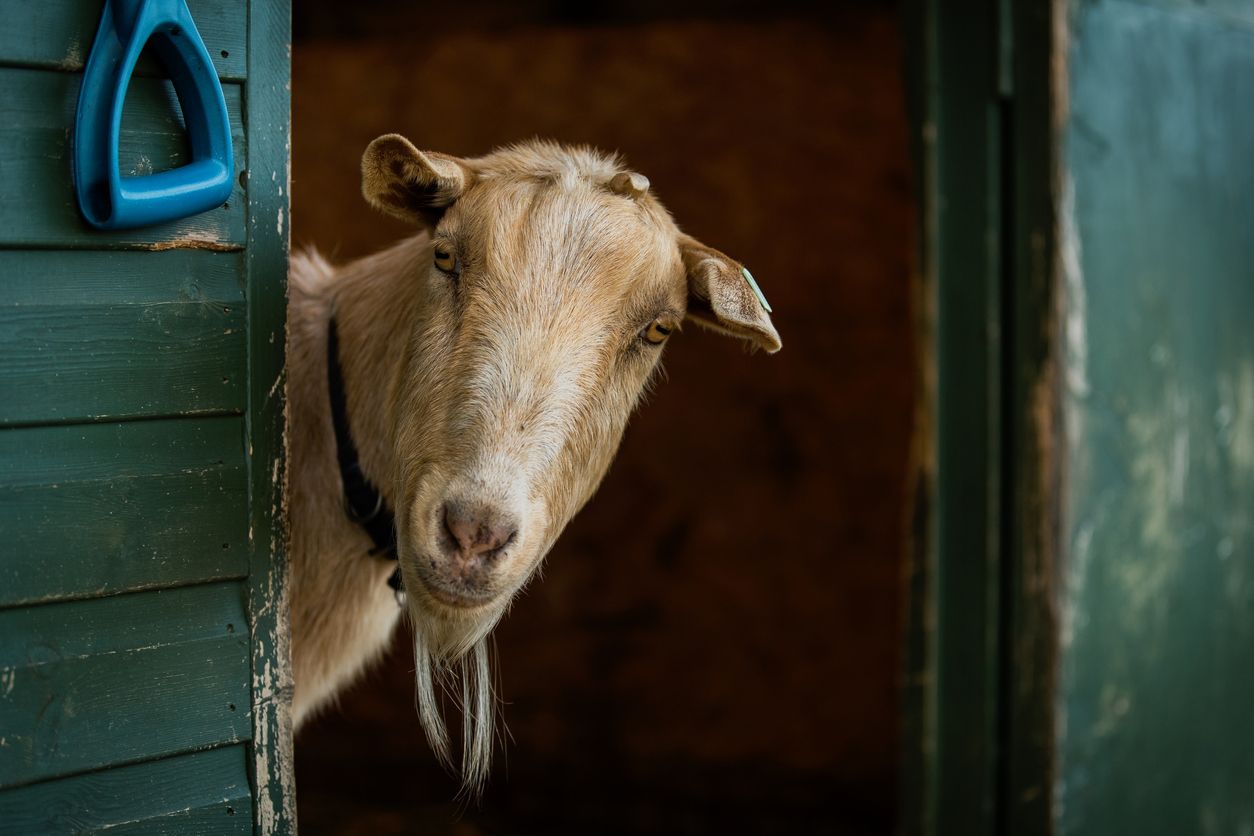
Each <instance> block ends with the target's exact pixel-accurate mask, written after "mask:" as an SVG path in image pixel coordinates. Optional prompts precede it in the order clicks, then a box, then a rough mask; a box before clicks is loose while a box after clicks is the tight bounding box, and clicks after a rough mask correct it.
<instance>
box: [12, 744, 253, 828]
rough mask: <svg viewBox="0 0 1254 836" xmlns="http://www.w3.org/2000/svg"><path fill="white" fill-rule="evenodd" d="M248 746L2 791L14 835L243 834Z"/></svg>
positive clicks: (248, 813) (248, 816) (247, 823)
mask: <svg viewBox="0 0 1254 836" xmlns="http://www.w3.org/2000/svg"><path fill="white" fill-rule="evenodd" d="M246 757H247V752H246V747H244V746H224V747H222V748H219V749H212V750H209V751H207V752H197V753H195V754H189V755H180V756H177V757H172V758H166V759H163V760H158V761H152V762H149V763H143V764H137V765H135V766H125V767H120V768H116V769H108V770H105V771H102V772H93V773H90V774H87V775H79V776H76V777H73V778H65V779H62V780H59V781H49V782H46V783H42V784H35V785H33V786H29V787H22V788H19V789H12V790H5V791H0V829H3V830H4V832H5V833H14V834H60V833H66V834H68V833H75V834H88V833H100V834H103V833H108V834H128V836H132V835H133V834H157V833H162V834H170V836H176V834H178V836H181V835H182V834H187V835H188V836H200V835H201V834H206V836H207V834H243V833H248V832H250V831H251V829H252V826H251V823H252V799H251V792H250V787H249V783H248V771H247V764H246Z"/></svg>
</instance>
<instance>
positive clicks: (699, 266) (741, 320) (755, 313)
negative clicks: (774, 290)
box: [679, 235, 783, 354]
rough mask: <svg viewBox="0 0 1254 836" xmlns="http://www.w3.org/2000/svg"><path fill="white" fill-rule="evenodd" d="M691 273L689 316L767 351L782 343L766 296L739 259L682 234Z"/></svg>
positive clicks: (681, 246) (683, 254)
mask: <svg viewBox="0 0 1254 836" xmlns="http://www.w3.org/2000/svg"><path fill="white" fill-rule="evenodd" d="M679 255H680V257H681V258H683V261H684V270H685V271H686V272H687V274H688V318H689V319H691V320H693V321H694V322H696V323H697V324H698V325H702V326H704V327H706V328H710V329H712V330H714V331H719V332H721V333H724V334H730V335H731V336H733V337H740V338H741V339H743V340H748V341H749V342H751V343H753V344H754V345H756V346H757V347H759V348H762V349H765V350H766V352H767V353H768V354H774V353H775V352H777V351H779V350H780V348H781V347H782V346H783V343H782V342H780V339H779V333H778V332H777V331H776V330H775V326H774V325H773V324H771V317H770V314H769V309H768V308H767V305H766V299H765V297H762V296H761V292H760V291H758V290H757V289H756V285H754V284H751V282H752V279H750V278H749V274H748V272H747V271H746V270H745V269H744V268H743V267H742V266H741V265H740V264H738V263H737V262H735V261H733V260H732V259H730V258H728V257H727V256H726V255H723V254H722V253H721V252H719V251H718V250H716V249H713V248H711V247H707V246H706V245H705V244H702V243H701V242H700V241H697V240H696V239H695V238H692V237H690V236H687V235H680V236H679Z"/></svg>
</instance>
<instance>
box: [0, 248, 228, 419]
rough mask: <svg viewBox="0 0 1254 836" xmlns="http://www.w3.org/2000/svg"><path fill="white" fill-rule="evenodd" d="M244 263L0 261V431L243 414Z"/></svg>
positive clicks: (58, 256) (140, 257) (97, 255)
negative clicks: (0, 387) (2, 388)
mask: <svg viewBox="0 0 1254 836" xmlns="http://www.w3.org/2000/svg"><path fill="white" fill-rule="evenodd" d="M242 262H243V260H242V258H241V257H240V256H239V255H237V254H229V253H210V252H204V251H198V250H171V251H168V252H161V253H137V252H126V251H113V252H110V251H80V252H58V251H51V250H0V276H3V277H4V278H3V280H0V377H3V378H4V380H5V384H6V387H7V391H8V392H9V396H8V397H6V398H5V399H4V400H3V401H0V425H4V424H24V423H47V422H52V421H74V420H101V419H114V418H130V417H137V416H160V415H176V414H177V415H195V414H203V413H217V412H243V408H244V388H245V380H244V353H245V346H244V340H245V334H244V329H245V313H246V312H245V309H244V294H243V289H242V288H241V287H240V281H239V274H240V272H241V267H242ZM122 276H124V277H125V280H119V277H122Z"/></svg>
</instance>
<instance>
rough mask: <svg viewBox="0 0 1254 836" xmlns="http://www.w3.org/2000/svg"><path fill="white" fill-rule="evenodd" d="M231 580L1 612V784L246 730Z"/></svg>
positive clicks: (244, 640) (236, 736)
mask: <svg viewBox="0 0 1254 836" xmlns="http://www.w3.org/2000/svg"><path fill="white" fill-rule="evenodd" d="M246 623H247V614H246V612H245V610H244V597H243V590H242V588H241V587H240V585H239V584H237V583H224V584H214V585H210V586H203V587H187V588H183V589H175V590H161V591H155V592H143V593H136V594H133V595H123V596H116V597H113V598H106V599H101V600H92V601H71V602H67V603H60V604H48V605H46V606H40V607H22V608H17V609H9V610H4V611H0V637H3V638H2V639H0V729H4V733H3V734H4V738H5V742H4V746H3V747H2V748H0V787H6V786H13V785H15V784H28V783H31V782H34V781H40V780H45V779H47V778H51V777H56V776H60V775H67V774H70V773H74V772H83V771H86V770H91V769H98V768H100V767H103V766H109V765H113V764H118V763H125V762H128V761H138V760H145V759H149V758H153V757H160V756H163V755H169V754H174V753H178V752H183V751H187V750H190V749H196V748H203V747H206V746H212V745H216V744H221V743H234V742H239V741H241V740H246V739H248V738H249V737H251V732H252V725H251V724H252V718H251V716H250V714H251V709H250V704H249V700H248V689H249V682H248V669H249V653H248V635H247V633H246V632H245V630H244V627H245V625H246Z"/></svg>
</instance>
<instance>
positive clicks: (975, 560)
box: [901, 0, 1066, 836]
mask: <svg viewBox="0 0 1254 836" xmlns="http://www.w3.org/2000/svg"><path fill="white" fill-rule="evenodd" d="M942 6H944V10H943V12H944V13H942ZM1065 13H1066V9H1065V6H1064V5H1063V4H1061V3H1059V2H1046V3H1035V4H1012V3H1010V2H1009V0H984V2H981V3H979V4H970V5H968V6H967V7H965V8H963V9H958V8H957V7H955V6H953V5H952V4H942V3H941V2H940V0H912V2H909V3H908V4H907V5H906V6H905V9H904V21H903V23H904V30H905V33H906V41H907V50H906V51H907V60H908V62H909V66H908V76H907V77H908V78H909V80H910V90H909V94H910V99H911V102H910V104H911V124H912V125H913V128H914V129H913V131H912V143H913V148H912V150H913V157H914V161H915V170H916V183H917V184H918V189H917V194H918V195H919V227H918V228H919V257H918V262H917V263H918V265H919V269H918V270H917V271H916V272H917V275H916V281H915V288H916V310H917V311H919V322H918V330H917V333H918V335H919V345H920V369H921V374H920V380H921V391H920V397H919V404H920V406H919V416H918V420H917V423H916V438H915V444H914V461H915V468H914V486H913V490H912V501H913V510H912V515H911V520H910V541H911V546H910V554H909V556H908V584H907V586H908V590H907V594H908V597H909V600H908V602H907V610H906V612H907V623H906V676H905V682H906V688H905V694H904V718H905V719H904V726H905V728H904V735H903V740H904V752H903V769H902V776H903V784H902V808H901V809H902V827H901V830H902V831H903V832H904V833H908V834H927V836H933V834H935V835H937V836H942V835H945V834H963V836H994V834H1016V836H1019V835H1020V834H1023V835H1024V836H1032V835H1033V834H1044V833H1048V832H1050V830H1051V823H1050V809H1051V803H1052V791H1053V761H1054V756H1053V746H1054V742H1053V741H1054V734H1053V731H1054V730H1053V716H1054V714H1053V694H1054V682H1055V679H1056V666H1057V649H1056V646H1055V644H1054V642H1055V636H1056V631H1055V629H1054V627H1055V624H1056V614H1055V604H1054V602H1055V601H1056V596H1055V594H1054V591H1055V588H1056V575H1055V570H1056V560H1055V554H1056V545H1057V542H1058V541H1057V536H1056V532H1057V527H1058V513H1057V508H1058V504H1057V503H1058V490H1057V487H1058V484H1059V481H1058V473H1057V463H1058V461H1059V457H1058V456H1056V455H1055V454H1054V451H1055V450H1056V449H1057V442H1058V427H1059V423H1058V420H1057V410H1058V399H1057V397H1056V377H1057V376H1056V368H1057V363H1056V349H1057V346H1058V341H1057V338H1056V335H1057V313H1056V311H1057V303H1058V287H1059V279H1058V258H1057V256H1056V252H1055V247H1054V241H1055V237H1056V233H1055V229H1056V222H1055V205H1056V202H1055V195H1056V181H1057V172H1058V164H1057V162H1058V161H1057V155H1058V141H1057V137H1058V136H1059V132H1058V124H1059V122H1058V117H1057V111H1058V105H1059V103H1060V102H1062V101H1063V99H1062V98H1060V97H1059V96H1058V95H1057V91H1058V90H1060V89H1062V88H1060V86H1059V85H1060V84H1063V83H1064V78H1063V75H1062V73H1064V72H1065V67H1064V66H1063V64H1062V62H1061V61H1060V60H1055V59H1056V58H1057V57H1059V56H1061V55H1063V54H1064V53H1063V52H1062V51H1061V50H1062V39H1061V37H1060V36H1059V34H1058V33H1059V31H1060V30H1059V28H1058V27H1059V26H1060V25H1061V23H1062V21H1063V20H1064V16H1065Z"/></svg>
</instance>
